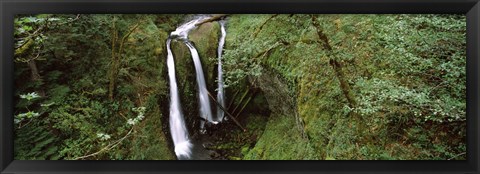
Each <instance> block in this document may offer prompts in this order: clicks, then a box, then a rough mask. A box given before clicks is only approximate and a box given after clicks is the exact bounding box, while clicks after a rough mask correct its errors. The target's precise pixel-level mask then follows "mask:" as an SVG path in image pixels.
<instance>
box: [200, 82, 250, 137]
mask: <svg viewBox="0 0 480 174" xmlns="http://www.w3.org/2000/svg"><path fill="white" fill-rule="evenodd" d="M207 93H208V96H210V97H211V98H212V100H213V101H215V103H217V105H218V106H219V107H220V109H222V110H223V111H224V112H225V113H227V115H228V116H229V117H230V118H231V119H232V120H233V122H235V124H237V126H238V127H240V128H241V129H242V130H243V132H247V129H245V128H244V127H243V126H242V125H241V124H240V122H238V121H237V119H235V117H233V115H231V114H230V113H228V112H227V111H226V110H225V108H223V106H222V105H221V104H220V103H218V101H217V100H215V97H213V96H212V94H210V92H208V91H207Z"/></svg>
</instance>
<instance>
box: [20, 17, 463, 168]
mask: <svg viewBox="0 0 480 174" xmlns="http://www.w3.org/2000/svg"><path fill="white" fill-rule="evenodd" d="M199 16H202V17H203V18H205V19H207V20H204V21H203V22H201V23H197V25H195V26H194V28H193V29H192V30H191V31H189V33H188V37H187V38H186V40H187V41H189V42H190V43H191V45H192V46H193V47H194V48H195V50H196V51H198V56H199V58H200V62H199V63H200V64H201V66H202V67H203V69H201V71H202V72H203V74H204V75H203V77H198V74H199V71H198V69H196V68H197V67H196V62H195V60H194V59H193V52H191V51H192V50H191V48H190V47H189V45H188V44H184V43H186V42H185V40H182V39H181V38H174V37H172V33H173V32H174V31H178V28H179V27H180V26H182V24H185V23H188V22H189V21H192V20H195V19H198V18H199ZM14 22H15V24H14V26H15V33H14V38H15V48H14V49H15V50H14V53H15V56H14V62H15V94H14V95H15V97H14V103H15V109H14V112H15V113H14V122H15V123H14V124H15V142H14V143H15V144H14V148H15V153H14V155H15V159H16V160H32V159H39V160H45V159H47V160H175V159H179V158H178V156H176V155H175V154H176V150H177V149H175V146H176V145H175V143H174V140H172V129H171V125H170V124H169V121H171V119H172V118H171V117H172V116H171V102H172V98H171V95H172V92H171V85H172V82H171V79H169V77H171V76H169V75H171V74H169V73H170V72H169V70H170V69H171V68H172V67H168V66H167V57H168V55H169V51H171V52H172V55H173V57H174V59H173V60H174V61H175V62H174V68H175V70H174V71H173V72H175V74H176V78H175V80H176V82H177V83H178V87H177V88H175V89H176V90H178V94H179V101H180V103H181V113H182V114H183V115H182V119H184V126H185V128H186V130H187V133H188V139H189V141H190V142H191V143H192V151H191V159H202V160H206V159H226V160H372V159H375V160H465V159H466V69H465V68H466V17H465V15H450V14H382V15H377V14H362V15H360V14H355V15H353V14H315V15H309V14H261V15H260V14H228V15H193V14H192V15H188V14H182V15H180V14H169V15H166V14H165V15H145V14H137V15H135V14H95V15H93V14H38V15H18V16H16V18H15V20H14ZM222 22H224V23H222ZM222 29H224V30H225V31H224V32H225V33H224V34H225V35H222ZM222 36H225V38H224V39H225V40H224V41H225V45H224V47H223V49H218V48H219V45H220V41H221V40H222ZM167 40H172V42H171V44H170V42H168V44H169V45H167V42H166V41H167ZM167 46H168V47H167ZM168 48H171V50H169V49H168ZM219 50H220V51H219ZM219 67H220V68H219ZM218 69H221V71H222V73H223V76H222V78H220V76H221V75H220V74H219V72H218ZM199 78H204V80H205V82H206V84H205V86H206V91H207V92H208V94H209V95H211V96H210V97H209V96H207V97H208V98H207V99H206V100H207V101H208V103H209V104H210V106H211V107H210V109H211V110H212V113H213V115H214V116H215V115H218V114H217V111H218V113H220V109H221V110H222V112H225V119H224V120H223V121H222V120H221V121H220V123H218V124H217V123H213V122H209V120H208V119H207V120H206V122H207V123H206V130H204V131H205V132H203V131H201V130H202V125H203V122H205V119H204V118H203V115H202V114H203V113H204V112H203V110H202V109H201V105H202V103H201V101H199V99H200V98H201V97H200V95H199V91H200V89H201V85H199V83H198V79H199ZM169 80H170V81H169ZM219 83H220V84H222V85H223V88H222V91H223V90H224V94H223V95H224V97H223V98H224V99H225V101H224V105H223V106H222V108H220V106H221V105H222V104H221V102H219V101H218V99H219V98H215V97H216V96H217V94H218V93H219V91H221V90H220V89H219V86H218V85H219ZM218 105H220V106H218ZM219 108H220V109H219ZM214 111H215V112H214Z"/></svg>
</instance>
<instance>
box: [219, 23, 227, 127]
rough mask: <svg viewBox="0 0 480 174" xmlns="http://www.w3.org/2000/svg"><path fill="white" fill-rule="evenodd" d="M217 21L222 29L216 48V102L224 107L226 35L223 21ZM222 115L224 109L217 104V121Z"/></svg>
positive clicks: (220, 119)
mask: <svg viewBox="0 0 480 174" xmlns="http://www.w3.org/2000/svg"><path fill="white" fill-rule="evenodd" d="M219 23H220V30H221V31H222V36H221V37H220V40H219V41H218V50H217V55H218V79H217V80H218V89H217V90H218V91H217V101H218V103H220V105H221V106H222V107H223V108H225V94H224V90H223V69H222V52H223V45H224V44H225V36H226V35H227V32H226V31H225V21H223V20H222V21H219ZM224 116H225V113H224V111H223V110H222V109H221V108H220V106H217V121H218V122H221V121H222V120H223V117H224Z"/></svg>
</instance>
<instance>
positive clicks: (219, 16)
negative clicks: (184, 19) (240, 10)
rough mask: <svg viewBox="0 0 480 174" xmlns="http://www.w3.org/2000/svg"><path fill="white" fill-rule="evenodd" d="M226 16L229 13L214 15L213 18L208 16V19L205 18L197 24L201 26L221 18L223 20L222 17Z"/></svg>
mask: <svg viewBox="0 0 480 174" xmlns="http://www.w3.org/2000/svg"><path fill="white" fill-rule="evenodd" d="M226 16H228V14H219V15H214V16H212V17H211V18H208V19H205V20H203V21H202V22H199V23H196V24H195V26H197V27H198V26H200V25H202V24H204V23H207V22H213V21H219V20H222V18H224V17H226Z"/></svg>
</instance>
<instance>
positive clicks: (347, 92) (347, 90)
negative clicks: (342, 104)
mask: <svg viewBox="0 0 480 174" xmlns="http://www.w3.org/2000/svg"><path fill="white" fill-rule="evenodd" d="M312 24H313V26H314V27H315V28H316V29H317V35H318V38H319V39H320V41H321V42H322V43H323V48H324V49H326V50H327V51H328V52H329V55H330V56H331V57H330V65H331V66H332V67H333V69H334V70H335V75H336V76H337V78H338V81H340V88H341V89H342V93H343V95H344V96H345V98H346V99H347V101H348V106H349V107H350V108H354V107H355V106H356V105H357V102H356V101H355V98H354V96H353V94H352V92H351V91H352V90H351V87H350V84H348V82H347V80H346V78H345V74H344V72H343V70H342V68H343V65H342V64H341V63H340V62H338V61H337V60H336V58H335V55H334V54H333V48H332V46H331V45H330V43H329V42H328V38H327V36H326V35H325V33H323V31H322V29H321V27H320V24H318V22H317V17H316V16H315V15H312Z"/></svg>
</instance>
